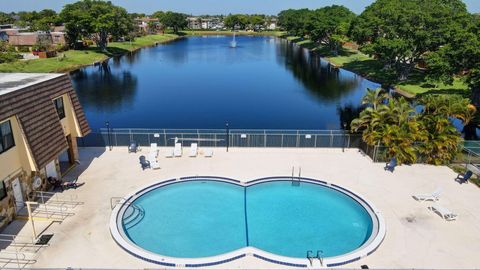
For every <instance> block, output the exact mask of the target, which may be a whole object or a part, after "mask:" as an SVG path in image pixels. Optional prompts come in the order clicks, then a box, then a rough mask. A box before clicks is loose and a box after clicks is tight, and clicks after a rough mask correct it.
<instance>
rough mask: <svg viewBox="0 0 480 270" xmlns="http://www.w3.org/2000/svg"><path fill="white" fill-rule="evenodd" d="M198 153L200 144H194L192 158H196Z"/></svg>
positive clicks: (191, 150) (191, 148)
mask: <svg viewBox="0 0 480 270" xmlns="http://www.w3.org/2000/svg"><path fill="white" fill-rule="evenodd" d="M197 153H198V144H196V143H192V144H191V145H190V155H189V156H190V157H196V156H197Z"/></svg>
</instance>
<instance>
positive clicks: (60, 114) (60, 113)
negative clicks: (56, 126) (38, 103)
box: [53, 97, 65, 119]
mask: <svg viewBox="0 0 480 270" xmlns="http://www.w3.org/2000/svg"><path fill="white" fill-rule="evenodd" d="M53 103H54V104H55V108H56V109H57V113H58V117H60V119H63V118H65V108H64V107H63V97H59V98H56V99H54V100H53Z"/></svg>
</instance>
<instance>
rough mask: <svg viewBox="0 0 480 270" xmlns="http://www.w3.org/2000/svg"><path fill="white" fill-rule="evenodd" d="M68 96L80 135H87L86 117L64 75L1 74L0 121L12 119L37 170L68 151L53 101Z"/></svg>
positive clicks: (88, 130)
mask: <svg viewBox="0 0 480 270" xmlns="http://www.w3.org/2000/svg"><path fill="white" fill-rule="evenodd" d="M63 94H68V96H69V97H70V99H71V101H72V105H73V108H74V110H75V115H76V117H77V120H78V124H79V125H80V131H81V135H82V136H85V135H87V134H88V133H90V131H91V130H90V127H89V126H88V123H87V120H86V118H85V114H84V113H83V109H82V107H81V105H80V102H79V100H78V97H77V94H76V93H75V90H74V89H73V86H72V83H71V81H70V77H69V76H68V75H67V74H0V120H3V119H7V118H9V117H12V116H14V115H16V116H17V118H18V120H19V121H20V126H21V128H22V131H23V133H24V134H25V135H26V140H27V143H28V145H29V148H30V150H31V152H32V154H33V159H34V162H35V164H36V166H37V169H40V168H43V167H45V166H46V165H47V164H48V162H50V161H52V160H54V159H55V158H57V157H58V156H59V155H60V154H61V153H62V152H63V151H65V150H66V149H68V144H67V140H66V139H65V135H64V133H63V128H62V125H61V123H60V118H59V116H58V114H57V111H56V109H55V106H54V104H53V101H52V100H53V99H54V98H57V97H59V96H61V95H63Z"/></svg>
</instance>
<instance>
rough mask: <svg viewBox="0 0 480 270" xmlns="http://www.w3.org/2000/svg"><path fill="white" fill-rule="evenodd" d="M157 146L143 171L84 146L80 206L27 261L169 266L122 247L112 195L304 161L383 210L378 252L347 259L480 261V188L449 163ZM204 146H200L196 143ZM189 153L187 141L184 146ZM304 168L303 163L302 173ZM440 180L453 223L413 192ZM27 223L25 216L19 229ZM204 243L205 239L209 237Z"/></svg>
mask: <svg viewBox="0 0 480 270" xmlns="http://www.w3.org/2000/svg"><path fill="white" fill-rule="evenodd" d="M166 151H167V149H166V148H161V149H160V154H159V163H160V166H161V169H160V170H149V169H148V170H145V171H142V170H141V168H140V165H139V163H138V158H139V156H140V155H142V154H143V155H145V154H147V153H148V148H147V147H144V148H143V152H142V153H137V154H128V153H127V149H126V147H117V148H114V149H113V150H112V151H108V150H105V149H104V148H83V149H81V150H80V162H81V164H80V165H79V166H77V167H76V168H75V169H74V170H72V171H71V172H70V173H69V174H68V175H67V178H69V177H76V176H79V182H85V185H83V186H81V187H79V188H78V189H76V190H74V189H72V190H67V191H65V192H64V193H65V194H66V195H68V194H75V195H76V196H78V199H79V200H80V201H83V202H85V204H84V205H81V206H79V207H76V208H75V210H74V211H75V215H74V216H72V217H69V218H67V219H66V220H65V221H63V222H62V223H61V224H53V225H52V226H50V227H48V228H47V229H46V231H45V233H54V237H53V238H52V240H51V241H50V246H49V247H47V248H45V249H44V250H42V251H41V252H40V253H38V254H37V255H36V263H35V264H33V265H30V266H29V267H43V268H47V267H48V268H66V267H73V268H123V269H127V268H164V267H161V266H159V265H156V264H151V263H148V262H146V261H143V260H140V259H137V258H136V257H134V256H132V255H130V254H128V253H127V252H125V251H124V250H123V249H121V248H120V247H119V246H118V245H117V244H116V243H115V242H114V240H113V239H112V237H111V235H110V231H109V220H110V215H111V207H110V198H112V197H123V196H125V195H126V194H128V193H130V192H132V191H134V190H137V189H138V188H140V187H142V186H145V185H147V184H149V183H154V182H158V181H162V180H167V179H171V178H178V177H183V176H196V175H212V176H222V177H231V178H234V179H238V180H242V181H248V180H251V179H256V178H261V177H268V176H278V175H283V176H285V175H291V173H292V166H295V167H296V168H298V167H301V168H302V176H303V177H311V178H315V179H319V180H324V181H327V182H331V183H335V184H338V185H341V186H343V187H346V188H348V189H352V190H353V191H355V192H358V193H359V194H360V195H362V196H363V197H365V198H366V199H368V200H369V201H370V202H372V203H373V204H374V205H375V206H376V207H377V208H378V209H379V210H380V211H381V212H382V215H383V217H384V218H385V222H386V226H387V233H386V237H385V240H384V241H383V243H382V244H381V245H380V247H379V248H378V250H377V251H376V252H374V253H373V254H372V255H370V256H368V257H366V258H363V259H361V260H359V261H356V262H353V263H351V264H347V265H344V266H342V267H343V268H359V267H360V265H363V264H367V265H368V266H369V267H370V268H442V269H446V268H451V269H453V268H455V269H458V268H464V269H465V268H478V266H479V265H480V256H478V254H477V253H478V250H480V201H479V200H478V197H479V194H480V189H479V188H478V187H477V186H475V185H473V184H463V185H460V184H458V183H457V182H455V181H454V178H455V177H456V174H455V173H454V172H453V171H452V170H450V169H449V168H448V167H443V166H429V165H413V166H400V167H397V169H396V170H395V172H394V173H390V172H387V171H384V169H383V166H384V164H380V163H373V162H372V161H371V160H370V159H369V158H368V157H365V156H363V155H362V153H360V152H359V151H358V150H357V149H347V150H346V151H345V152H342V150H341V149H271V148H243V149H241V148H233V149H230V152H229V153H226V152H225V149H220V148H219V149H215V153H214V156H213V158H205V157H203V156H202V155H199V156H198V157H196V158H190V157H187V156H186V155H184V157H181V158H169V159H167V158H164V154H165V153H166ZM200 151H202V149H200ZM184 154H187V155H188V149H184ZM296 173H298V172H296ZM438 187H440V188H442V190H443V191H442V194H441V196H440V202H439V203H440V204H441V205H443V206H445V207H447V208H449V209H450V210H452V211H453V212H455V213H457V214H458V215H459V217H458V220H457V221H451V222H447V221H444V220H442V218H441V217H440V216H438V215H437V214H434V213H432V212H431V211H430V210H428V209H427V207H428V206H430V205H431V204H432V203H430V202H423V203H421V202H417V201H415V200H414V199H413V198H412V197H411V196H412V195H414V194H421V193H431V192H432V191H434V190H435V189H437V188H438ZM30 230H31V228H30V227H29V225H28V224H26V225H25V226H24V227H23V228H22V229H21V233H22V234H26V233H28V232H29V231H30ZM207 244H208V243H207ZM212 268H218V269H220V268H223V269H225V268H229V269H241V268H243V269H253V268H255V269H259V268H264V269H279V268H286V267H282V266H281V265H276V264H271V263H268V262H265V261H262V260H259V259H256V258H253V257H251V256H247V257H245V258H242V259H239V260H236V261H233V262H231V263H226V264H222V265H217V266H214V267H212Z"/></svg>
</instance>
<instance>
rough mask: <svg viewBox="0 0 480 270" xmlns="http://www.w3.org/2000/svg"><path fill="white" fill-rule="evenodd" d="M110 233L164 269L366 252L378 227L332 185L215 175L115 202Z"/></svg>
mask: <svg viewBox="0 0 480 270" xmlns="http://www.w3.org/2000/svg"><path fill="white" fill-rule="evenodd" d="M110 225H111V232H112V235H113V237H114V239H115V240H116V241H117V243H118V244H119V245H120V246H121V247H122V248H124V249H125V250H127V251H128V252H130V253H131V254H133V255H135V256H137V257H139V258H142V259H145V260H148V261H151V262H155V263H158V264H162V265H166V266H184V267H198V266H208V265H214V264H220V263H225V262H228V261H231V260H234V259H238V258H241V257H244V256H248V255H250V256H255V257H257V258H260V259H263V260H266V261H270V262H272V263H277V264H283V265H290V266H296V267H307V265H308V264H310V263H311V262H310V261H309V260H308V259H307V258H306V257H307V252H308V251H311V253H310V254H311V255H316V254H317V252H318V254H320V257H321V258H322V259H323V262H322V263H323V265H324V266H336V265H341V264H345V263H348V262H351V261H354V260H357V259H360V258H361V257H363V256H366V255H368V254H369V253H371V252H373V251H374V250H375V249H376V247H378V245H379V244H380V243H381V241H382V239H383V237H384V234H385V226H384V225H383V219H382V218H381V217H380V216H379V214H378V211H376V210H375V209H374V208H373V207H372V206H371V204H369V203H367V202H366V201H365V200H364V199H362V198H361V197H359V196H358V195H356V194H354V193H353V192H351V191H348V190H346V189H344V188H342V187H339V186H337V185H334V184H328V183H326V182H323V181H318V180H315V179H307V178H302V179H297V178H296V179H295V180H294V181H292V179H291V178H288V177H275V178H264V179H258V180H253V181H250V182H246V183H241V182H240V181H237V180H233V179H226V178H217V177H186V178H181V179H171V180H168V181H163V182H160V183H157V184H154V185H151V186H148V187H145V188H143V189H141V190H140V191H138V192H135V193H134V194H131V195H130V196H127V197H126V198H125V199H124V200H123V201H122V203H121V204H119V205H117V207H115V209H114V212H113V214H112V219H111V224H110Z"/></svg>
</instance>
